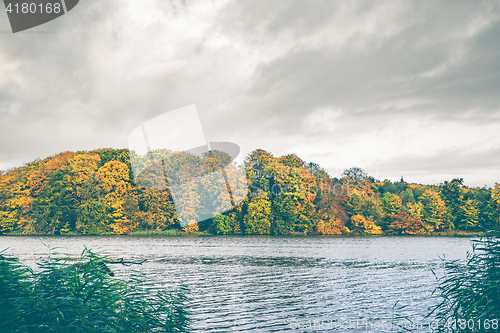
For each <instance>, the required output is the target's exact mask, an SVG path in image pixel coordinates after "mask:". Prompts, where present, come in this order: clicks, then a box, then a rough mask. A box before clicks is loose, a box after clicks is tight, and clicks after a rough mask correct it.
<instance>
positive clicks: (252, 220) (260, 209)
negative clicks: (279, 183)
mask: <svg viewBox="0 0 500 333" xmlns="http://www.w3.org/2000/svg"><path fill="white" fill-rule="evenodd" d="M270 221H271V202H270V200H269V198H268V197H267V194H266V193H265V192H260V194H258V195H257V196H255V197H253V198H252V199H251V201H250V202H249V203H248V208H247V213H246V215H245V218H244V225H245V234H247V235H268V234H269V233H270V232H271V222H270Z"/></svg>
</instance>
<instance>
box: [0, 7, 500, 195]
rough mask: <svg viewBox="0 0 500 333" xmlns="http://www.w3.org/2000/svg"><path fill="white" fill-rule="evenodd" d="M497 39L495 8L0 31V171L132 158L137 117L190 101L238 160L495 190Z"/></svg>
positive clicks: (170, 12)
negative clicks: (85, 153) (287, 160)
mask: <svg viewBox="0 0 500 333" xmlns="http://www.w3.org/2000/svg"><path fill="white" fill-rule="evenodd" d="M0 21H1V20H0ZM2 29H3V30H8V27H6V26H5V24H4V23H2V24H0V30H2ZM42 31H53V32H54V33H37V32H42ZM499 36H500V6H499V5H498V4H497V3H495V2H491V1H479V2H475V3H474V4H472V3H471V4H469V3H466V2H456V1H438V2H432V3H422V2H419V1H407V2H394V1H379V2H369V1H336V2H331V1H318V2H315V3H307V2H304V1H299V0H292V1H286V2H282V1H270V2H261V1H244V2H241V1H226V0H224V1H212V2H206V1H153V0H152V1H145V2H144V1H143V2H135V1H118V0H113V1H106V2H101V1H100V2H81V3H80V4H79V6H78V7H76V8H75V9H74V10H72V11H71V12H70V13H68V14H67V15H64V16H63V17H61V18H60V19H57V20H54V21H51V22H49V23H47V24H46V25H43V26H40V27H37V28H34V29H32V31H31V32H30V33H19V34H15V35H13V34H5V33H2V34H0V119H1V121H0V161H1V162H0V169H1V168H3V169H5V168H9V167H13V166H16V165H20V164H21V163H24V162H28V161H30V160H33V159H34V158H36V157H44V156H47V155H51V154H55V153H58V152H60V151H63V150H80V149H95V148H100V147H116V148H123V147H126V145H127V142H126V138H127V136H128V134H129V132H130V131H131V130H132V129H134V128H135V127H137V126H138V125H139V124H141V123H142V122H144V121H147V120H148V119H151V118H153V117H155V116H157V115H160V114H162V113H164V112H167V111H170V110H174V109H177V108H180V107H183V106H186V105H191V104H196V106H197V108H198V110H199V113H200V118H201V120H202V123H203V126H204V132H205V134H206V137H207V139H208V140H211V141H231V142H235V143H237V144H238V145H240V146H241V147H242V153H243V154H247V153H249V152H250V151H251V150H253V149H256V148H263V149H266V150H269V151H272V152H274V153H275V154H276V155H281V154H285V153H289V152H296V153H298V154H299V156H302V157H304V158H305V159H308V160H314V161H315V162H318V163H320V164H321V165H323V166H325V167H326V168H329V170H330V171H331V172H332V173H335V172H336V170H337V169H339V168H341V167H342V166H345V167H350V166H353V165H356V164H359V165H361V164H362V165H368V166H373V167H374V168H378V170H379V171H380V172H381V173H383V174H384V177H385V176H387V177H399V176H400V173H401V171H403V170H404V171H405V172H408V174H412V175H415V181H418V180H419V179H421V180H422V181H427V180H428V179H430V178H428V177H427V176H426V175H429V174H434V175H437V176H439V177H441V176H446V175H448V174H449V171H450V170H457V172H458V171H460V172H463V173H464V174H467V175H469V177H471V178H470V179H473V178H474V179H473V180H471V183H472V182H477V183H479V184H483V183H484V182H487V183H488V184H490V185H492V184H493V183H494V181H495V177H496V179H498V177H500V175H498V174H495V173H494V172H493V173H492V172H491V170H495V169H494V168H493V167H492V165H491V163H493V162H495V161H496V160H492V159H491V158H488V156H490V155H491V154H490V155H488V152H492V153H494V152H496V150H495V149H497V148H496V147H498V145H499V144H500V142H499V139H497V135H496V133H498V132H500V131H499V130H498V129H499V127H500V124H499V121H500V108H499V105H500V100H499V98H500V97H499V94H498V92H497V90H498V86H500V80H499V79H500V78H499V74H498V73H500V71H499V70H498V67H499V66H500V59H499V57H500V47H499V45H500V43H499V42H500V41H499V40H498V39H499V38H500V37H499ZM446 152H447V153H446ZM453 154H455V155H456V158H454V159H452V155H453ZM440 156H448V160H454V161H455V162H453V163H452V164H447V163H442V162H440V160H439V157H440ZM471 158H472V159H475V160H476V161H477V162H475V163H474V164H471V163H469V162H468V161H469V159H471ZM433 159H435V160H436V163H432V161H433ZM417 161H421V163H417ZM495 163H496V162H495ZM362 165H361V166H362ZM456 166H461V167H460V168H461V169H460V168H457V167H456ZM459 169H460V170H459ZM450 172H451V171H450ZM482 174H483V176H481V175H482ZM419 177H420V178H419ZM467 181H468V179H467V178H466V182H467Z"/></svg>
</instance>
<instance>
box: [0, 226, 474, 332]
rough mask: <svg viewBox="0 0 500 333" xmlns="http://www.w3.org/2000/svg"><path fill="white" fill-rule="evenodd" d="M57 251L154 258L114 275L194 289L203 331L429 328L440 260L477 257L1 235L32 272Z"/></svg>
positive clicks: (382, 241)
mask: <svg viewBox="0 0 500 333" xmlns="http://www.w3.org/2000/svg"><path fill="white" fill-rule="evenodd" d="M44 244H45V245H44ZM47 246H50V247H58V248H59V249H58V250H57V251H59V252H65V253H69V254H71V255H74V256H77V255H79V254H80V253H81V252H82V250H83V249H84V246H86V247H87V248H91V249H93V250H94V252H99V251H101V252H102V253H105V254H107V255H110V256H112V257H116V258H121V257H123V258H125V259H131V260H142V259H147V262H145V263H144V264H143V265H142V266H134V267H130V268H129V267H125V266H119V265H112V269H114V270H117V271H119V272H118V273H119V274H118V275H121V276H123V277H126V276H127V274H128V273H129V272H130V270H131V269H140V270H141V271H143V272H144V273H146V274H147V276H148V278H150V279H151V280H152V281H153V282H154V283H155V285H156V286H157V287H159V288H163V287H166V288H169V289H175V288H176V287H177V286H179V285H180V284H184V285H186V286H187V287H188V288H189V294H188V296H189V298H190V300H191V311H192V313H193V316H192V317H193V320H194V323H193V328H194V331H195V332H232V331H234V332H282V331H290V332H294V331H295V332H327V331H328V332H370V331H371V332H381V331H388V332H389V331H391V326H389V325H394V326H392V329H394V330H395V331H396V328H395V327H396V326H395V325H396V324H397V323H407V322H406V321H404V320H403V319H400V318H402V317H404V316H406V317H408V318H410V319H411V320H412V321H413V322H422V323H423V324H424V325H426V324H428V323H429V320H427V321H423V319H422V318H423V316H424V315H425V314H426V313H427V311H428V307H429V306H431V305H433V304H434V303H435V300H434V299H433V298H431V297H430V296H431V293H432V291H433V290H434V288H435V287H436V279H435V277H434V275H433V273H432V271H431V269H432V270H434V271H435V272H436V273H437V274H438V275H439V274H441V273H442V271H443V270H442V267H443V262H442V260H441V259H440V258H439V257H443V256H445V257H446V259H447V260H454V259H463V260H465V257H466V253H467V251H470V250H471V249H472V247H471V243H470V239H469V238H455V237H248V236H247V237H145V236H143V237H133V236H117V237H19V236H12V237H8V236H4V237H0V249H4V248H7V247H8V248H9V249H8V250H7V253H8V254H11V255H14V256H17V257H18V258H19V259H20V260H21V261H22V262H24V263H26V264H29V265H31V266H33V263H34V262H35V260H36V259H37V258H39V257H41V256H43V255H46V254H47V253H48V252H49V251H48V247H47ZM396 302H397V305H396V307H394V305H395V304H396ZM322 321H323V322H322ZM309 325H310V326H309ZM320 325H321V326H320ZM377 325H379V326H377ZM420 331H428V329H423V330H420Z"/></svg>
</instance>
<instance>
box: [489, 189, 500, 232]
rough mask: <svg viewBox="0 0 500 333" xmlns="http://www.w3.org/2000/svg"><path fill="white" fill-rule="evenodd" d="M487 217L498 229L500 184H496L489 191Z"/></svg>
mask: <svg viewBox="0 0 500 333" xmlns="http://www.w3.org/2000/svg"><path fill="white" fill-rule="evenodd" d="M488 207H489V218H490V219H491V221H492V222H493V226H494V227H496V228H497V230H500V184H496V185H495V188H494V189H493V190H492V191H491V199H490V202H489V204H488Z"/></svg>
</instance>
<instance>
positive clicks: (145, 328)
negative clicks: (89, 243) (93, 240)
mask: <svg viewBox="0 0 500 333" xmlns="http://www.w3.org/2000/svg"><path fill="white" fill-rule="evenodd" d="M106 261H107V258H106V257H103V256H99V255H97V254H94V253H92V252H91V251H88V250H85V251H83V253H82V255H81V256H80V258H78V259H77V261H76V262H74V261H70V260H69V259H68V258H54V257H49V258H48V259H47V260H44V261H43V262H41V263H39V269H37V271H36V272H35V271H33V270H31V269H29V268H27V267H25V266H23V265H21V264H20V263H19V261H18V260H17V259H16V258H13V257H9V256H7V255H5V251H2V252H0V295H1V298H0V332H61V333H62V332H188V331H189V330H190V323H191V321H190V318H189V313H188V311H187V310H186V307H187V303H188V301H187V298H186V288H184V287H181V288H180V290H179V291H175V292H172V291H165V290H158V289H155V288H153V286H152V285H151V284H149V283H147V282H146V278H145V276H144V275H143V274H141V273H139V272H135V271H134V272H133V273H131V276H130V277H129V278H127V279H122V278H115V277H113V276H112V275H113V274H110V270H109V269H108V268H107V266H106V265H103V264H102V263H103V262H106Z"/></svg>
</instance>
